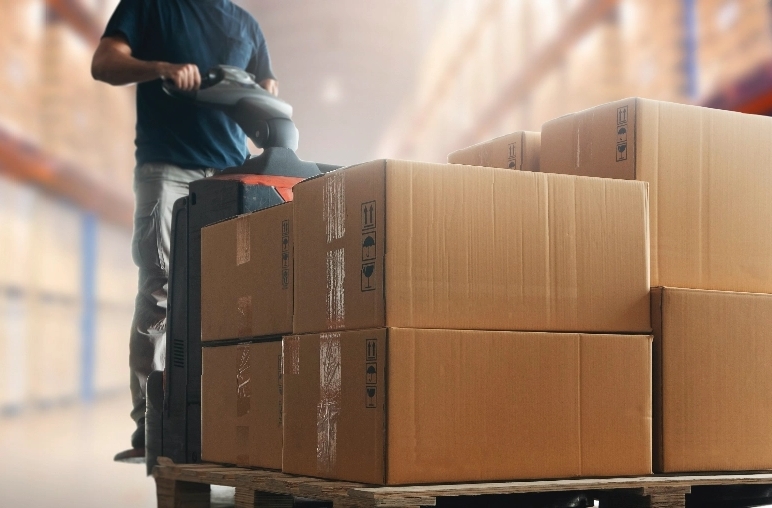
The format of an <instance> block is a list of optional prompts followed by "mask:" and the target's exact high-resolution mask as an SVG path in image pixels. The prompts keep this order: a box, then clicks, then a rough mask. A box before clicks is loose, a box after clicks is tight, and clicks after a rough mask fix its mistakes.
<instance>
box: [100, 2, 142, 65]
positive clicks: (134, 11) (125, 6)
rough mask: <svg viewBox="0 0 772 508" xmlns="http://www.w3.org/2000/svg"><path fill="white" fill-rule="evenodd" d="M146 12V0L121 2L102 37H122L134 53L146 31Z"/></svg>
mask: <svg viewBox="0 0 772 508" xmlns="http://www.w3.org/2000/svg"><path fill="white" fill-rule="evenodd" d="M148 10H149V9H148V5H147V0H121V1H120V3H119V4H118V7H116V8H115V12H114V13H113V15H112V17H111V18H110V21H108V23H107V28H106V29H105V32H104V34H103V35H102V37H115V36H117V35H122V36H123V37H125V38H126V41H127V42H128V43H129V47H130V48H131V49H132V51H133V52H135V53H136V52H137V51H138V50H139V46H140V41H142V39H143V36H144V34H145V33H146V31H147V24H148V14H149V13H148Z"/></svg>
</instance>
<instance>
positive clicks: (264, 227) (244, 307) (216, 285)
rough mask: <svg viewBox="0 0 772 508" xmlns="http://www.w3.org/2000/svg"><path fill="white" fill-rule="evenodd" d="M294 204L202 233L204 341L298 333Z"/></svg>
mask: <svg viewBox="0 0 772 508" xmlns="http://www.w3.org/2000/svg"><path fill="white" fill-rule="evenodd" d="M292 251H293V241H292V203H285V204H283V205H279V206H275V207H272V208H268V209H265V210H260V211H259V212H255V213H251V214H247V215H242V216H240V217H237V218H235V219H232V220H228V221H224V222H220V223H217V224H214V225H212V226H209V227H206V228H204V229H203V230H202V231H201V340H202V341H213V340H226V339H239V338H248V337H261V336H268V335H282V334H287V333H291V332H292V292H293V287H292V286H293V284H292V254H293V252H292Z"/></svg>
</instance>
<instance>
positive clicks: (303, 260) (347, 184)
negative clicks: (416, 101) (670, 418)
mask: <svg viewBox="0 0 772 508" xmlns="http://www.w3.org/2000/svg"><path fill="white" fill-rule="evenodd" d="M530 137H532V136H529V139H530ZM646 187H647V186H646V184H645V183H642V182H628V181H622V180H604V179H597V178H584V177H575V176H565V175H545V174H540V173H538V172H521V171H510V170H504V169H493V168H483V167H474V166H459V165H450V164H424V163H413V162H404V161H391V160H388V161H383V160H382V161H375V162H371V163H367V164H363V165H359V166H353V167H350V168H346V169H343V170H339V171H336V172H333V173H330V174H327V175H324V176H322V177H319V178H316V179H312V180H308V181H306V182H303V183H301V184H299V185H297V186H296V187H295V200H294V202H293V203H292V204H288V205H282V206H280V207H276V208H271V209H268V210H263V211H260V212H257V213H254V214H251V215H246V216H242V217H239V218H237V219H234V220H231V221H226V222H222V223H220V224H216V225H213V226H210V227H208V228H205V229H204V230H203V232H202V310H203V312H202V340H204V341H205V342H206V346H205V347H204V351H203V377H202V389H203V395H202V425H203V428H202V434H203V438H202V458H203V460H206V461H212V462H220V463H227V464H239V465H249V466H256V467H271V468H282V469H283V470H284V471H285V472H288V473H295V474H302V475H310V476H317V477H322V478H331V479H340V480H349V481H361V482H366V483H373V484H405V483H417V482H419V483H421V482H423V483H425V482H451V481H477V480H498V479H512V478H540V477H552V478H554V477H576V476H615V475H634V474H646V473H649V472H651V443H652V436H651V398H652V393H651V362H652V360H651V337H650V335H649V331H650V313H649V285H650V283H649V237H648V216H649V213H648V198H647V191H646ZM293 238H294V241H293ZM293 251H294V256H293ZM293 257H294V262H293V261H292V260H293ZM288 261H289V262H288ZM293 270H294V274H293ZM293 275H294V276H293ZM293 282H294V284H293ZM293 285H294V312H293V303H292V300H291V299H289V300H288V295H290V294H291V293H292V292H291V290H290V288H291V287H292V286H293ZM290 324H291V325H292V326H291V329H292V331H293V335H291V336H285V337H284V341H283V352H282V350H281V343H280V342H277V341H272V340H271V337H276V338H278V337H279V336H280V335H281V334H286V331H287V330H288V329H289V328H290V326H289V325H290ZM218 341H225V342H218ZM240 341H241V342H240ZM282 432H283V447H282V439H281V437H280V436H281V435H282ZM282 448H283V450H282Z"/></svg>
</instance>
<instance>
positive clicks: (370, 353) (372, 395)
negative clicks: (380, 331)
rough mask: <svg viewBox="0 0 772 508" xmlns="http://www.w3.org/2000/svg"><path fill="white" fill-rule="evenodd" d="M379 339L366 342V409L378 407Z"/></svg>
mask: <svg viewBox="0 0 772 508" xmlns="http://www.w3.org/2000/svg"><path fill="white" fill-rule="evenodd" d="M377 360H378V339H367V340H366V341H365V407H367V408H374V407H376V406H377V405H378V363H377Z"/></svg>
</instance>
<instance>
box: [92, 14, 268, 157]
mask: <svg viewBox="0 0 772 508" xmlns="http://www.w3.org/2000/svg"><path fill="white" fill-rule="evenodd" d="M116 35H122V36H123V37H125V38H126V40H127V41H128V43H129V46H130V47H131V50H132V54H133V56H134V57H136V58H138V59H140V60H146V61H162V62H170V63H175V64H185V63H192V64H196V65H197V66H198V68H199V70H200V71H201V72H202V74H203V73H204V72H206V71H207V70H208V69H210V68H211V67H214V66H215V65H219V64H223V65H232V66H235V67H240V68H242V69H246V70H247V72H250V73H252V74H254V75H255V77H256V78H257V81H258V82H260V81H262V80H264V79H268V78H274V75H273V71H272V70H271V60H270V57H269V55H268V47H267V46H266V43H265V37H264V36H263V33H262V31H261V30H260V26H259V25H258V24H257V21H255V19H254V18H253V17H252V16H250V15H249V13H247V12H246V11H245V10H243V9H242V8H240V7H238V6H237V5H235V4H233V3H232V2H231V1H230V0H121V2H120V4H118V7H117V8H116V10H115V13H114V14H113V16H112V18H111V19H110V22H109V23H108V24H107V29H106V30H105V33H104V36H103V37H111V36H116ZM136 145H137V154H136V155H137V164H144V163H146V162H166V163H169V164H174V165H176V166H180V167H183V168H186V169H201V168H215V169H224V168H227V167H231V166H237V165H240V164H242V163H243V162H244V160H245V159H246V157H247V156H248V152H247V148H246V136H245V135H244V132H243V131H242V130H241V128H239V126H238V125H237V124H236V123H235V122H234V121H233V120H231V119H230V118H228V117H227V116H226V115H225V113H222V112H220V111H213V110H209V109H205V108H200V107H197V106H195V105H192V104H190V103H186V102H185V101H181V100H178V99H174V98H172V97H169V96H168V95H167V94H166V93H165V92H164V91H163V89H162V87H161V81H160V80H155V81H151V82H147V83H142V84H140V85H139V86H138V87H137V139H136Z"/></svg>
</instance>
